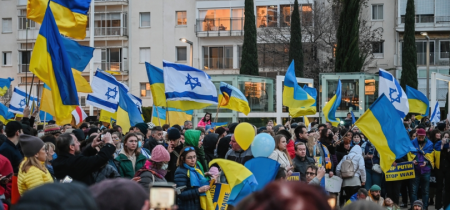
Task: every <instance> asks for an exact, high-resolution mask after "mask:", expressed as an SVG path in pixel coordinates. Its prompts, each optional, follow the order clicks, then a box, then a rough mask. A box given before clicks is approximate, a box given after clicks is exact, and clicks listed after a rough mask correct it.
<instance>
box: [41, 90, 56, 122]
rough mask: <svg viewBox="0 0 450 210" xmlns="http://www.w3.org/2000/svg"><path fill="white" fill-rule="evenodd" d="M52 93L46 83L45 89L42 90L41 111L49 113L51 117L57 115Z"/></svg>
mask: <svg viewBox="0 0 450 210" xmlns="http://www.w3.org/2000/svg"><path fill="white" fill-rule="evenodd" d="M53 106H54V104H53V98H52V91H51V89H50V87H49V86H48V85H47V84H45V83H44V88H42V97H41V111H44V112H47V113H49V114H50V115H52V116H54V115H55V108H54V107H53Z"/></svg>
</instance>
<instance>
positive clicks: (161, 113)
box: [152, 106, 184, 126]
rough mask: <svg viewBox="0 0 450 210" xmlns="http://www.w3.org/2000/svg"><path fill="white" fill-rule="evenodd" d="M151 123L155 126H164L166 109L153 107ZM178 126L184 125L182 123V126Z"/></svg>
mask: <svg viewBox="0 0 450 210" xmlns="http://www.w3.org/2000/svg"><path fill="white" fill-rule="evenodd" d="M152 123H153V124H155V125H156V126H163V125H164V124H166V109H164V108H163V107H160V106H153V110H152ZM174 125H175V124H174ZM179 125H184V122H183V124H179Z"/></svg>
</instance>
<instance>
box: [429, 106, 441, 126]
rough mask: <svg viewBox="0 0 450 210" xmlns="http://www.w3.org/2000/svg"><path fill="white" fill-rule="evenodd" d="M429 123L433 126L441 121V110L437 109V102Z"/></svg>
mask: <svg viewBox="0 0 450 210" xmlns="http://www.w3.org/2000/svg"><path fill="white" fill-rule="evenodd" d="M430 121H431V122H432V123H435V124H436V123H438V122H440V121H441V109H440V108H439V102H438V101H436V104H435V105H434V109H433V114H431V117H430Z"/></svg>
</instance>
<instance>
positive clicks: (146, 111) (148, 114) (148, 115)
mask: <svg viewBox="0 0 450 210" xmlns="http://www.w3.org/2000/svg"><path fill="white" fill-rule="evenodd" d="M152 111H153V107H151V106H149V107H142V115H143V116H144V122H151V121H152Z"/></svg>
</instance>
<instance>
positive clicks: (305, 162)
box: [293, 142, 314, 182]
mask: <svg viewBox="0 0 450 210" xmlns="http://www.w3.org/2000/svg"><path fill="white" fill-rule="evenodd" d="M306 150H307V149H306V144H305V143H303V142H298V143H296V144H295V158H294V160H293V161H294V172H300V180H301V181H303V182H306V169H307V168H308V166H309V165H314V159H312V158H311V157H307V156H306Z"/></svg>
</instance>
